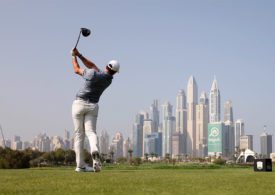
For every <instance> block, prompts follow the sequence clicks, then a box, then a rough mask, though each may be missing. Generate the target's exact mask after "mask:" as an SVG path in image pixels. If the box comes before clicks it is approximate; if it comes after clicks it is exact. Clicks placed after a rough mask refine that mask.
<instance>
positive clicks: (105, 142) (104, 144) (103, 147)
mask: <svg viewBox="0 0 275 195" xmlns="http://www.w3.org/2000/svg"><path fill="white" fill-rule="evenodd" d="M109 144H110V137H109V134H108V133H107V131H101V134H100V136H99V151H100V153H101V154H109Z"/></svg>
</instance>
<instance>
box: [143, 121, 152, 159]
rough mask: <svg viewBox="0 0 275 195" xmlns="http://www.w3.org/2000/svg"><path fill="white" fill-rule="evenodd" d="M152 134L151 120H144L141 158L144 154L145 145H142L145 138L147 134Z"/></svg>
mask: <svg viewBox="0 0 275 195" xmlns="http://www.w3.org/2000/svg"><path fill="white" fill-rule="evenodd" d="M151 133H153V121H152V120H151V119H145V120H144V121H143V133H142V135H143V138H142V140H143V141H142V156H144V154H145V153H146V152H145V145H144V141H145V137H146V136H147V135H149V134H151Z"/></svg>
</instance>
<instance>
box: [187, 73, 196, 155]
mask: <svg viewBox="0 0 275 195" xmlns="http://www.w3.org/2000/svg"><path fill="white" fill-rule="evenodd" d="M197 103H198V86H197V83H196V80H195V78H194V77H193V76H190V78H189V80H188V84H187V137H186V149H187V153H188V154H189V155H191V156H196V105H197Z"/></svg>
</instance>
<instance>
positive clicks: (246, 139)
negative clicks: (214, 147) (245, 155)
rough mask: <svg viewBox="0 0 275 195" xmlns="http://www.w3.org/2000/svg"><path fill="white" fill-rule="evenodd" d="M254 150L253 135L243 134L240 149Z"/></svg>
mask: <svg viewBox="0 0 275 195" xmlns="http://www.w3.org/2000/svg"><path fill="white" fill-rule="evenodd" d="M246 149H250V150H253V135H243V136H241V137H240V150H241V151H242V150H246Z"/></svg>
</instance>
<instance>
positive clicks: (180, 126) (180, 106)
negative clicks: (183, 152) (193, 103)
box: [175, 89, 187, 135]
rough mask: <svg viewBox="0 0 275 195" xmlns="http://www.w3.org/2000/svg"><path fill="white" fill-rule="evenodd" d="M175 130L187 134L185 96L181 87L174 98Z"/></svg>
mask: <svg viewBox="0 0 275 195" xmlns="http://www.w3.org/2000/svg"><path fill="white" fill-rule="evenodd" d="M175 117H176V132H181V133H184V134H185V135H186V134H187V109H186V96H185V93H184V91H183V90H182V89H181V90H179V92H178V95H177V98H176V116H175Z"/></svg>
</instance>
